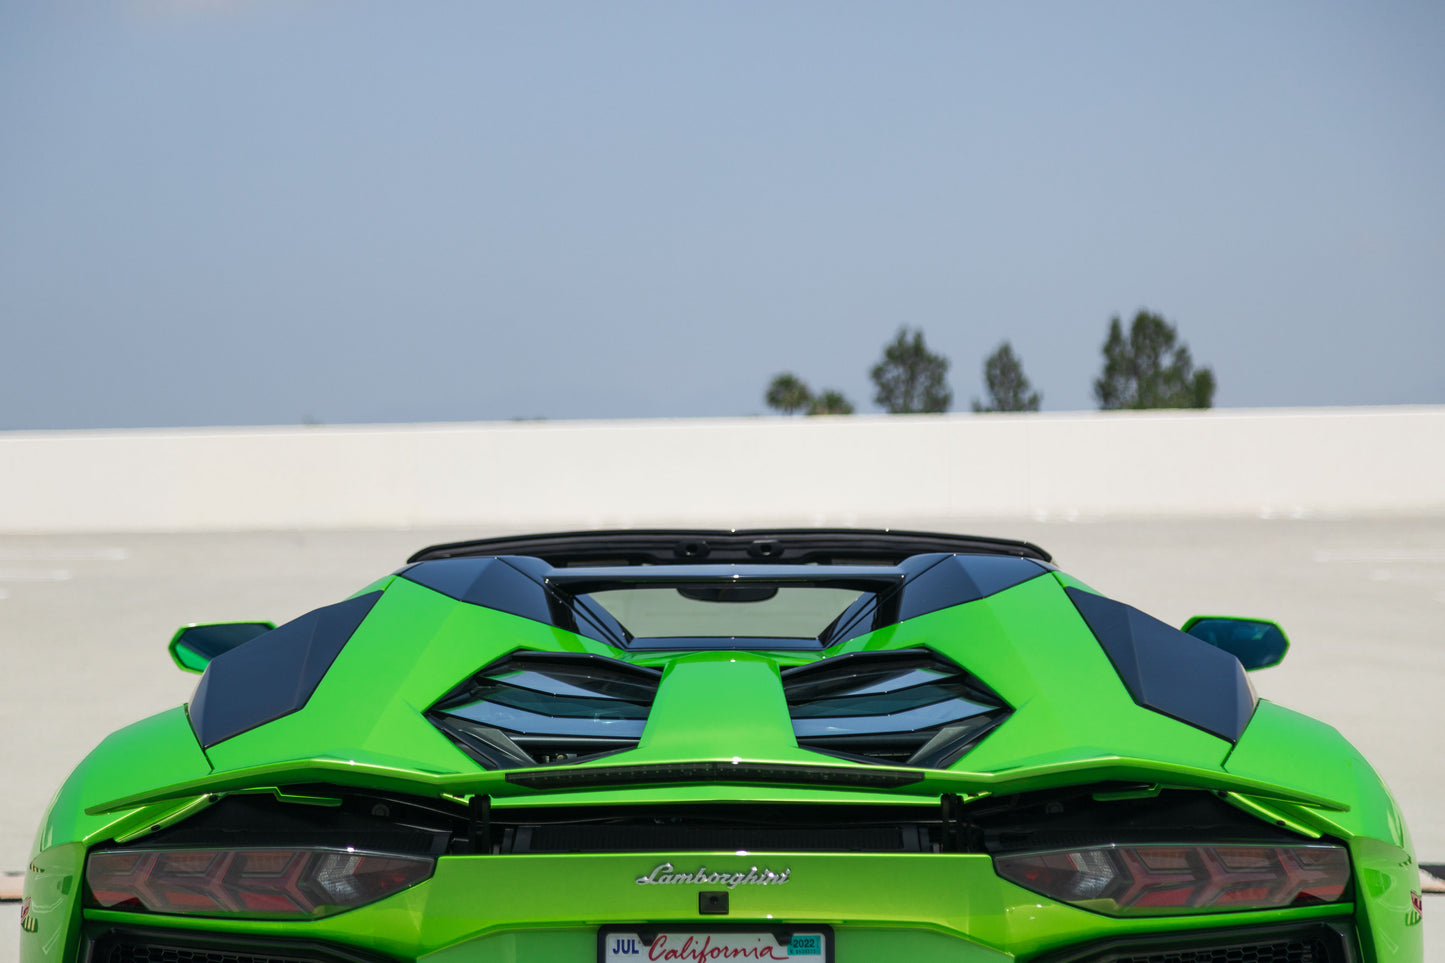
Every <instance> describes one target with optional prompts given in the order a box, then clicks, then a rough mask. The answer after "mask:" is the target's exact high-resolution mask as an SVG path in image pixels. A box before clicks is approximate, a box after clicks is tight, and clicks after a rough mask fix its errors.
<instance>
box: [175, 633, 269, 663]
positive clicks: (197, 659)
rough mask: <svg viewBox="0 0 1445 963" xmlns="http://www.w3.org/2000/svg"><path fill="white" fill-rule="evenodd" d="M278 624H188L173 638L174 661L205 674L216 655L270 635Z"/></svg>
mask: <svg viewBox="0 0 1445 963" xmlns="http://www.w3.org/2000/svg"><path fill="white" fill-rule="evenodd" d="M275 627H276V623H275V622H210V623H206V624H202V625H195V624H192V625H184V626H181V628H180V630H179V631H178V632H176V634H175V635H173V636H172V637H171V644H170V651H171V658H172V659H174V660H175V663H176V665H178V666H180V667H181V668H182V669H185V670H186V671H187V672H204V671H206V665H207V664H208V663H209V662H210V661H211V660H212V659H214V658H215V657H216V656H218V655H221V654H223V653H226V652H229V651H231V650H232V649H234V648H235V647H236V646H238V645H240V644H241V643H242V642H249V641H251V640H252V639H254V638H255V637H256V636H258V635H263V634H265V633H267V632H270V631H271V630H272V629H274V628H275Z"/></svg>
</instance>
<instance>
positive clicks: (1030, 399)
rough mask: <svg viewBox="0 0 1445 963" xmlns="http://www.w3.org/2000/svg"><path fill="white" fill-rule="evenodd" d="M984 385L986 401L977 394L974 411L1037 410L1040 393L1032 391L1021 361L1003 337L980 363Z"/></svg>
mask: <svg viewBox="0 0 1445 963" xmlns="http://www.w3.org/2000/svg"><path fill="white" fill-rule="evenodd" d="M983 380H984V385H985V386H986V387H987V388H988V404H983V403H982V402H980V401H979V400H978V399H977V398H975V399H974V401H973V410H974V411H1038V410H1039V393H1038V392H1037V391H1031V390H1030V389H1031V388H1032V387H1033V386H1032V385H1030V384H1029V379H1028V377H1027V376H1026V375H1025V374H1024V365H1023V362H1022V361H1020V360H1019V359H1018V356H1017V355H1015V354H1014V349H1013V347H1012V346H1011V345H1010V344H1009V343H1008V342H1007V341H1005V342H1004V343H1003V344H1001V345H999V346H998V350H996V351H994V353H993V354H991V355H989V356H988V359H987V360H986V361H984V363H983Z"/></svg>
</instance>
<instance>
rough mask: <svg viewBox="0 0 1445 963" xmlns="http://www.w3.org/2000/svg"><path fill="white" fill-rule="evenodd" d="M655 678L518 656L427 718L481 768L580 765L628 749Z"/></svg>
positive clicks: (632, 669)
mask: <svg viewBox="0 0 1445 963" xmlns="http://www.w3.org/2000/svg"><path fill="white" fill-rule="evenodd" d="M661 677H662V673H661V672H659V671H658V670H656V669H646V668H642V667H640V666H634V665H629V664H627V663H625V662H619V661H618V660H616V659H609V658H606V657H603V656H597V655H586V654H582V653H570V652H518V653H514V654H512V655H510V656H508V657H507V658H505V659H503V660H502V661H500V662H496V663H493V664H492V665H490V666H487V667H486V668H485V669H482V670H481V671H480V672H478V673H477V674H476V675H474V676H472V678H470V679H468V680H467V681H466V682H465V683H463V684H462V685H461V686H459V687H458V688H456V689H455V690H453V691H452V692H451V693H449V694H448V695H447V696H445V697H444V698H443V699H442V700H441V701H439V702H438V703H437V704H436V705H434V706H432V708H431V709H430V710H429V711H428V712H427V718H428V719H430V720H431V722H432V724H433V725H435V726H436V727H437V728H438V729H440V730H441V731H442V732H444V733H446V734H447V736H449V737H450V738H451V740H452V741H453V742H454V743H456V744H457V746H458V747H460V748H461V750H462V751H463V752H465V753H466V754H467V755H469V756H471V757H472V759H474V760H476V761H477V762H478V763H480V764H481V765H482V766H484V767H486V768H487V769H516V768H524V767H531V766H540V765H547V764H550V763H567V762H580V761H583V760H586V759H590V758H594V757H596V756H601V755H605V754H607V753H610V752H619V751H621V750H624V749H631V748H633V747H635V746H636V745H637V742H638V740H639V739H640V738H641V737H642V728H643V726H644V725H645V724H646V723H647V713H648V710H649V709H651V708H652V699H653V697H654V696H655V695H656V693H657V683H658V680H659V679H660V678H661Z"/></svg>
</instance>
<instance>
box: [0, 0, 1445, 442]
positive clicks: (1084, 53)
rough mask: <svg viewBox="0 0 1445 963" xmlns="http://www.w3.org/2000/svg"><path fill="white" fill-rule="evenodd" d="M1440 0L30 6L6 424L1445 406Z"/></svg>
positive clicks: (0, 78) (0, 123) (1444, 103)
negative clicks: (789, 395)
mask: <svg viewBox="0 0 1445 963" xmlns="http://www.w3.org/2000/svg"><path fill="white" fill-rule="evenodd" d="M1441 50H1445V6H1441V5H1440V4H1437V3H1431V2H1419V3H1406V2H1399V3H1389V2H1386V3H1370V4H1367V3H1354V4H1345V3H1332V2H1276V3H1268V4H1261V3H1254V2H1248V3H1246V2H1222V3H1207V4H1206V3H1198V4H1184V3H1146V2H1127V3H1123V2H1121V3H1114V2H1097V3H1075V2H1057V3H1042V2H1041V3H1019V4H982V3H977V4H975V3H956V2H947V3H923V2H919V3H905V4H883V3H846V2H816V3H812V2H796V3H771V2H770V3H762V2H746V3H729V4H723V3H709V4H703V3H678V2H656V3H611V4H598V3H581V2H572V3H551V4H501V3H480V2H426V3H405V4H403V3H389V4H382V3H365V2H342V0H305V2H303V0H229V2H227V0H116V2H111V3H104V4H93V3H81V2H78V0H76V2H49V0H15V2H9V3H4V4H0V138H3V139H0V337H3V342H0V343H3V345H4V349H3V351H0V429H26V428H73V427H133V426H165V425H213V424H214V425H224V424H295V423H298V422H301V421H303V420H316V421H322V422H327V423H354V422H372V421H413V420H444V421H469V420H493V419H501V420H504V419H509V418H514V417H548V418H601V417H608V418H610V417H668V416H712V415H749V414H756V413H762V412H764V411H765V407H764V405H763V403H762V393H763V390H764V388H765V386H766V384H767V382H768V380H769V378H770V377H771V376H772V375H773V374H774V373H776V372H779V371H782V370H792V371H795V372H797V373H798V374H799V375H801V376H802V377H803V378H804V379H805V380H807V381H808V382H810V383H811V384H813V385H814V387H817V388H823V387H833V388H837V389H840V390H842V391H843V392H844V393H845V394H847V395H848V396H849V397H850V398H851V399H852V400H853V401H854V402H855V403H857V404H858V407H859V410H860V411H869V410H876V408H875V406H873V405H872V403H871V402H872V389H871V384H870V383H869V381H868V375H867V372H868V369H869V367H870V366H871V365H872V364H873V363H874V362H875V361H876V360H877V358H878V356H879V354H880V352H881V349H882V346H883V344H884V343H885V342H886V341H888V340H889V339H890V338H891V337H892V335H893V333H894V332H895V331H896V330H897V328H898V327H899V326H900V325H910V326H913V327H917V328H921V329H922V330H923V331H924V332H925V334H926V337H927V340H928V343H929V345H930V347H932V348H934V349H935V350H937V351H940V352H942V353H943V354H945V355H947V356H948V357H949V359H950V360H951V362H952V369H951V371H950V380H951V383H952V386H953V389H954V393H955V401H954V407H955V409H962V410H966V409H967V407H968V402H969V400H970V399H971V398H972V397H975V396H978V395H980V394H981V393H982V364H983V360H984V358H985V357H986V356H987V354H988V353H989V352H991V351H992V350H993V349H994V348H995V347H996V346H997V345H998V343H999V342H1000V341H1002V340H1004V339H1006V338H1007V339H1009V340H1010V341H1011V342H1012V344H1013V346H1014V349H1015V351H1016V353H1017V354H1018V355H1019V356H1020V357H1021V358H1022V359H1023V363H1024V367H1025V370H1026V372H1027V373H1028V375H1029V377H1030V378H1031V380H1032V381H1033V383H1034V386H1035V387H1036V388H1037V389H1039V390H1040V391H1042V393H1043V403H1044V407H1045V408H1046V409H1051V410H1078V409H1087V408H1091V407H1093V399H1092V395H1091V384H1092V379H1093V378H1094V377H1095V376H1096V375H1097V374H1098V371H1099V368H1100V364H1101V356H1100V346H1101V344H1102V342H1103V339H1104V335H1105V332H1106V328H1107V325H1108V321H1109V318H1110V316H1111V315H1114V314H1121V315H1123V316H1124V317H1125V318H1126V319H1127V318H1128V317H1130V316H1132V314H1133V313H1134V312H1135V311H1137V310H1138V309H1140V308H1149V309H1151V310H1154V311H1157V312H1159V313H1162V314H1163V315H1164V316H1165V317H1167V318H1169V319H1170V320H1171V321H1173V322H1174V323H1175V324H1176V325H1177V326H1178V329H1179V332H1180V334H1181V336H1182V337H1183V339H1184V340H1185V341H1186V342H1187V343H1188V344H1189V346H1190V349H1191V351H1192V353H1193V356H1194V358H1195V360H1196V361H1197V362H1198V363H1202V364H1208V365H1210V366H1211V367H1212V368H1213V369H1214V371H1215V374H1216V376H1217V379H1218V383H1219V389H1218V394H1217V395H1216V403H1217V404H1218V405H1220V406H1229V407H1243V406H1276V405H1354V404H1399V403H1445V373H1442V368H1441V359H1442V358H1445V178H1442V176H1441V174H1440V172H1441V170H1445V57H1442V56H1440V51H1441Z"/></svg>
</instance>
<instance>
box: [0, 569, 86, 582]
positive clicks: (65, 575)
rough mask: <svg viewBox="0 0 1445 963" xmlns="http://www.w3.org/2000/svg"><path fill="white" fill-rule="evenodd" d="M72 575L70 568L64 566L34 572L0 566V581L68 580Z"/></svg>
mask: <svg viewBox="0 0 1445 963" xmlns="http://www.w3.org/2000/svg"><path fill="white" fill-rule="evenodd" d="M74 577H75V576H74V575H72V574H71V572H70V570H69V569H65V568H52V569H45V570H42V571H35V572H25V571H21V570H20V569H12V568H0V582H68V581H70V580H71V579H72V578H74Z"/></svg>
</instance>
